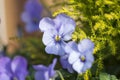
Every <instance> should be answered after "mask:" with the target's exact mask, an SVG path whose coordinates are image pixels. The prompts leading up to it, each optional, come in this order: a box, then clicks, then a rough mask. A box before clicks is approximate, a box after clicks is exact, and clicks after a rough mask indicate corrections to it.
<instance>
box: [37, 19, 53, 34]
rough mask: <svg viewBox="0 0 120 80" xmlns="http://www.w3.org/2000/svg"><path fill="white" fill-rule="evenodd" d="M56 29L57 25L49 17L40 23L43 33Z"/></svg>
mask: <svg viewBox="0 0 120 80" xmlns="http://www.w3.org/2000/svg"><path fill="white" fill-rule="evenodd" d="M54 27H55V23H54V22H53V20H52V19H50V18H48V17H46V18H43V19H42V20H41V21H40V23H39V28H40V30H41V31H42V32H44V31H46V30H49V29H53V28H54Z"/></svg>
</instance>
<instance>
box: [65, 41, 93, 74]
mask: <svg viewBox="0 0 120 80" xmlns="http://www.w3.org/2000/svg"><path fill="white" fill-rule="evenodd" d="M93 49H94V43H93V42H92V41H90V40H89V39H84V40H82V41H81V42H80V43H79V44H78V45H77V44H76V43H75V42H73V41H72V42H69V43H68V44H67V46H66V47H65V51H66V53H67V54H68V55H69V56H68V62H69V64H71V65H72V67H73V69H74V70H75V71H77V72H78V73H83V72H85V71H86V70H87V69H89V68H91V66H92V63H93V61H94V57H93V54H92V53H93Z"/></svg>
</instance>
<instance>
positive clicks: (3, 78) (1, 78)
mask: <svg viewBox="0 0 120 80" xmlns="http://www.w3.org/2000/svg"><path fill="white" fill-rule="evenodd" d="M0 80H11V77H10V76H8V75H7V74H5V73H0Z"/></svg>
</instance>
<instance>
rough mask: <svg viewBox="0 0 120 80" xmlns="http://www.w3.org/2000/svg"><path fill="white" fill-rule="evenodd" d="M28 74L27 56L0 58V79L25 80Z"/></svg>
mask: <svg viewBox="0 0 120 80" xmlns="http://www.w3.org/2000/svg"><path fill="white" fill-rule="evenodd" d="M27 74H28V72H27V61H26V59H25V58H23V57H21V56H16V57H15V58H14V59H13V60H12V61H11V59H10V58H8V57H1V58H0V80H25V78H26V76H27Z"/></svg>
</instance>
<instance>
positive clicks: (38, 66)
mask: <svg viewBox="0 0 120 80" xmlns="http://www.w3.org/2000/svg"><path fill="white" fill-rule="evenodd" d="M33 68H34V69H35V70H39V71H45V70H47V69H48V68H47V67H46V66H44V65H34V66H33Z"/></svg>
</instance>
